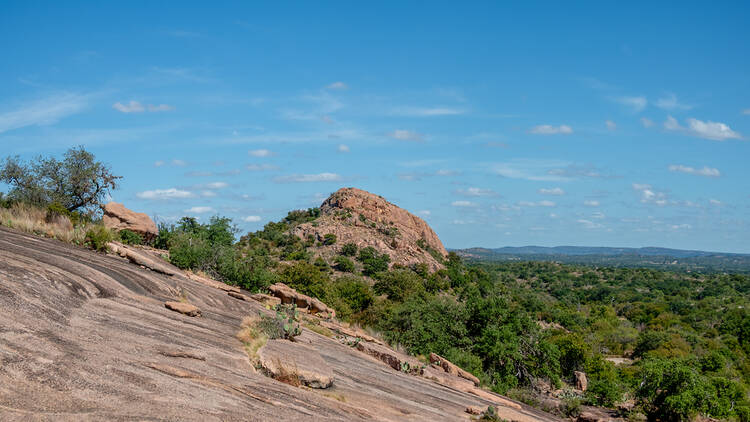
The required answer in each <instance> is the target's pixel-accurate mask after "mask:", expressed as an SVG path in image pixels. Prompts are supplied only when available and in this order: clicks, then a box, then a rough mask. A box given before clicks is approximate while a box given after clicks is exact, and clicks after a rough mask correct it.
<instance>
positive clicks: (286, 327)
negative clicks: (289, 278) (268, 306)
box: [258, 304, 302, 341]
mask: <svg viewBox="0 0 750 422" xmlns="http://www.w3.org/2000/svg"><path fill="white" fill-rule="evenodd" d="M274 310H275V311H276V313H275V314H274V315H273V316H269V315H260V321H259V322H258V328H259V329H260V330H261V331H262V332H263V333H264V334H265V335H267V336H268V338H269V339H284V340H290V341H294V338H295V337H297V336H298V335H300V334H302V329H301V328H300V325H299V312H298V311H297V305H294V304H291V305H283V304H279V305H276V307H275V308H274Z"/></svg>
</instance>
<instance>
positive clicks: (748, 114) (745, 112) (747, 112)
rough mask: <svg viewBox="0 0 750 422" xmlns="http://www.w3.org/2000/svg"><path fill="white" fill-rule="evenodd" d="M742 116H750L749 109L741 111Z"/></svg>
mask: <svg viewBox="0 0 750 422" xmlns="http://www.w3.org/2000/svg"><path fill="white" fill-rule="evenodd" d="M742 114H744V115H745V116H750V108H746V109H744V110H742Z"/></svg>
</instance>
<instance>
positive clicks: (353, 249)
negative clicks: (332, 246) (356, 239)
mask: <svg viewBox="0 0 750 422" xmlns="http://www.w3.org/2000/svg"><path fill="white" fill-rule="evenodd" d="M356 254H357V245H356V244H354V243H346V244H344V246H342V247H341V255H344V256H354V255H356Z"/></svg>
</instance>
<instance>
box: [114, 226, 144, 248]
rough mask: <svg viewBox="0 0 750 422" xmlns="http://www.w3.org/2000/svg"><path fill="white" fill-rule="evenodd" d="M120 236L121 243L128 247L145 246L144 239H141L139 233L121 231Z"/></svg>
mask: <svg viewBox="0 0 750 422" xmlns="http://www.w3.org/2000/svg"><path fill="white" fill-rule="evenodd" d="M118 236H119V237H120V242H122V243H124V244H126V245H141V244H143V238H141V235H139V234H138V233H136V232H134V231H132V230H128V229H123V230H120V233H118Z"/></svg>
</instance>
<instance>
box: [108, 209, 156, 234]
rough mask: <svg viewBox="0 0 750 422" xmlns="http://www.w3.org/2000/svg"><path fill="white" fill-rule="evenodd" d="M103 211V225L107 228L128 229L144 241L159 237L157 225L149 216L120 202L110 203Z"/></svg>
mask: <svg viewBox="0 0 750 422" xmlns="http://www.w3.org/2000/svg"><path fill="white" fill-rule="evenodd" d="M102 210H103V211H104V216H103V217H102V223H104V226H105V227H108V228H110V229H112V230H117V231H120V230H123V229H128V230H130V231H133V232H136V233H138V234H140V235H141V236H143V238H144V240H151V239H153V238H155V237H156V236H158V235H159V229H157V228H156V223H154V220H152V219H151V217H149V216H148V215H147V214H144V213H142V212H135V211H131V210H129V209H127V208H125V205H123V204H120V203H118V202H109V203H107V204H106V205H104V206H103V207H102Z"/></svg>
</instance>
